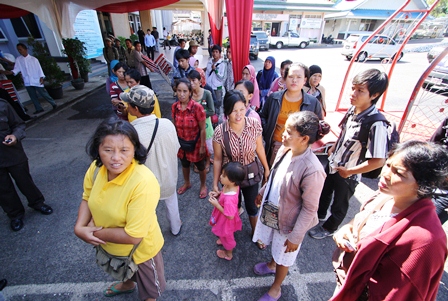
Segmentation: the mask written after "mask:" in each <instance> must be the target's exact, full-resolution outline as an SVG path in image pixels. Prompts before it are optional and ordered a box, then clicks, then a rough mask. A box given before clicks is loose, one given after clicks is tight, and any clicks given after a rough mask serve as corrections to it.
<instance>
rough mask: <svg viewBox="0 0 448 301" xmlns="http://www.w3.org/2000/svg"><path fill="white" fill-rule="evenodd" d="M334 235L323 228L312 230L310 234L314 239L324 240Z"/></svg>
mask: <svg viewBox="0 0 448 301" xmlns="http://www.w3.org/2000/svg"><path fill="white" fill-rule="evenodd" d="M333 233H334V231H333V232H330V231H328V230H326V229H324V228H323V227H322V226H317V227H314V228H313V229H311V230H310V231H309V232H308V234H309V236H311V237H312V238H314V239H323V238H325V237H327V236H332V235H333Z"/></svg>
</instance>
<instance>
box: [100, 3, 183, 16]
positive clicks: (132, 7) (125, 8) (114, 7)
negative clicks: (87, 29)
mask: <svg viewBox="0 0 448 301" xmlns="http://www.w3.org/2000/svg"><path fill="white" fill-rule="evenodd" d="M105 2H106V1H105ZM176 2H179V0H151V1H148V0H134V1H131V2H121V3H114V4H107V5H103V6H101V7H98V8H95V10H97V11H102V12H107V13H117V14H119V13H129V12H133V11H140V10H148V9H154V8H158V7H162V6H167V5H170V4H173V3H176Z"/></svg>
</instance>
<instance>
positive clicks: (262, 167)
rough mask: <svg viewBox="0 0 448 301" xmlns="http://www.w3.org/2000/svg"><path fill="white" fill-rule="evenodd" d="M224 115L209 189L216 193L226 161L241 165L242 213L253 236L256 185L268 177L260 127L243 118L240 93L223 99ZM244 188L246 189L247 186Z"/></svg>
mask: <svg viewBox="0 0 448 301" xmlns="http://www.w3.org/2000/svg"><path fill="white" fill-rule="evenodd" d="M224 115H225V116H226V118H227V121H225V122H223V123H221V124H220V125H218V126H217V127H216V129H215V134H214V136H213V149H214V153H215V160H214V164H213V190H214V191H215V192H219V191H220V190H219V189H218V181H219V176H220V175H221V168H222V166H223V165H224V164H226V163H227V162H229V161H237V162H239V163H241V164H242V165H243V166H245V169H246V179H245V181H243V183H242V184H241V191H242V193H243V196H244V203H245V205H246V211H247V214H248V215H249V221H250V225H251V227H252V233H251V235H253V233H254V230H255V225H256V223H257V214H258V208H257V206H256V205H255V198H256V197H257V195H258V189H259V182H261V181H266V179H267V178H268V176H269V167H268V162H267V161H266V155H265V151H264V147H263V141H262V138H261V133H262V129H261V125H260V123H259V122H258V121H257V120H256V119H254V118H251V117H246V116H245V115H246V99H245V98H244V95H243V94H242V93H241V92H240V91H236V90H232V91H229V92H227V93H226V95H225V97H224ZM247 185H248V186H247Z"/></svg>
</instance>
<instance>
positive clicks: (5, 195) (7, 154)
mask: <svg viewBox="0 0 448 301" xmlns="http://www.w3.org/2000/svg"><path fill="white" fill-rule="evenodd" d="M24 138H25V123H24V122H23V120H22V119H20V118H19V116H18V115H17V114H16V112H15V111H14V109H13V108H12V107H11V105H10V104H9V103H8V102H7V101H6V100H4V99H1V98H0V141H1V143H0V183H1V185H0V206H1V207H2V208H3V211H5V212H6V214H7V215H8V217H9V219H10V220H11V222H10V226H11V229H12V230H13V231H19V230H20V229H22V228H23V217H24V215H25V208H24V207H23V205H22V202H21V200H20V198H19V196H18V194H17V192H16V189H15V187H14V184H13V182H12V179H14V182H15V183H16V185H17V187H18V188H19V190H20V192H22V194H23V195H24V196H25V197H26V198H27V200H28V206H29V207H31V208H33V209H34V210H36V211H39V212H40V213H42V214H45V215H48V214H51V213H53V209H52V208H51V207H50V206H48V205H46V204H45V198H44V196H43V195H42V193H41V192H40V190H39V188H37V186H36V184H34V181H33V178H32V177H31V175H30V169H29V166H28V158H27V156H26V154H25V151H24V150H23V147H22V143H21V140H22V139H24ZM11 178H12V179H11Z"/></svg>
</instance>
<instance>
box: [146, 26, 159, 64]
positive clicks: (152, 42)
mask: <svg viewBox="0 0 448 301" xmlns="http://www.w3.org/2000/svg"><path fill="white" fill-rule="evenodd" d="M147 32H148V33H147V34H146V35H145V46H146V52H147V54H148V56H149V58H150V59H151V60H154V50H155V47H156V39H155V38H154V36H153V35H152V34H151V30H149V29H148V31H147Z"/></svg>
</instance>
